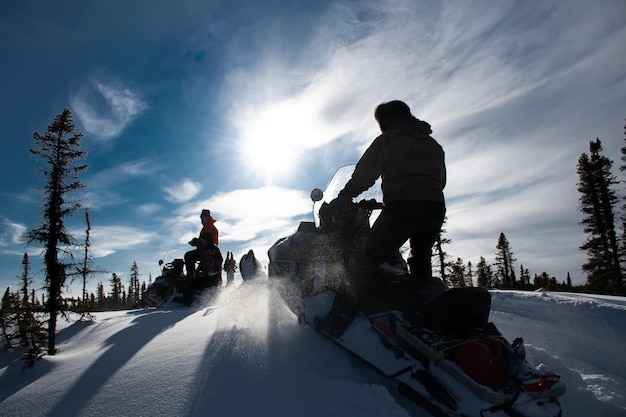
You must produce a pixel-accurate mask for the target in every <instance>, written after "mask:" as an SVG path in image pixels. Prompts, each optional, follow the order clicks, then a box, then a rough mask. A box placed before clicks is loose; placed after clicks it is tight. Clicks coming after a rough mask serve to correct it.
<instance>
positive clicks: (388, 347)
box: [268, 165, 565, 417]
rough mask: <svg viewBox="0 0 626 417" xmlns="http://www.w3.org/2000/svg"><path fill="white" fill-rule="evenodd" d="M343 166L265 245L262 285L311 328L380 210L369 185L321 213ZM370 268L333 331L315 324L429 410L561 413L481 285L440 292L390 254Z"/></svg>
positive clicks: (344, 172)
mask: <svg viewBox="0 0 626 417" xmlns="http://www.w3.org/2000/svg"><path fill="white" fill-rule="evenodd" d="M353 170H354V165H350V166H346V167H342V168H340V169H339V170H338V171H337V172H336V173H335V176H334V177H333V179H332V180H331V182H330V183H329V185H328V187H327V189H326V191H325V192H322V191H321V190H319V189H314V190H313V191H312V192H311V199H312V200H313V201H314V206H313V212H314V220H315V221H314V222H301V223H300V226H299V227H298V230H297V232H296V233H294V234H293V235H291V236H289V237H285V238H281V239H279V240H278V241H277V242H276V243H275V244H274V245H273V246H272V247H271V248H270V249H269V251H268V255H269V259H270V263H269V271H268V273H269V279H270V282H271V283H272V285H273V286H274V287H275V288H276V289H277V291H278V293H279V294H280V295H281V297H282V298H283V300H284V301H285V303H286V304H287V306H288V307H289V308H290V309H291V311H293V312H294V313H295V314H296V315H297V317H298V321H299V322H300V323H301V324H305V325H307V324H308V325H314V322H315V318H316V317H324V316H325V315H326V314H327V313H328V312H329V310H330V308H331V305H332V303H333V300H334V297H335V294H336V292H337V290H338V289H339V288H340V283H341V282H342V280H343V279H346V277H348V278H349V273H350V271H347V270H346V267H345V265H346V264H347V260H348V259H349V258H350V257H352V256H354V255H355V251H358V250H359V249H358V248H359V247H360V246H361V245H360V243H361V242H362V241H363V239H364V238H365V236H366V235H367V233H368V231H369V228H370V220H371V218H370V217H371V216H372V214H373V213H375V212H376V210H378V209H380V208H382V203H379V202H378V201H377V200H380V198H379V194H380V192H379V191H378V190H379V189H380V187H379V184H375V185H374V186H373V187H372V188H371V189H370V190H369V191H367V192H366V193H364V194H363V196H364V197H365V198H366V199H364V200H362V201H360V202H358V203H353V204H352V207H350V209H349V210H346V211H345V212H341V213H330V212H329V210H328V202H330V201H331V200H332V199H333V198H334V197H336V196H337V193H338V192H339V191H340V190H341V189H342V188H343V186H344V185H345V183H346V182H347V181H348V179H349V178H350V176H351V174H352V172H353ZM368 198H369V199H368ZM376 214H377V212H376ZM376 273H377V275H378V276H379V278H380V279H379V280H377V284H375V286H374V287H373V288H372V289H371V290H370V291H369V293H368V294H367V295H366V296H365V297H364V300H361V303H360V305H361V311H360V313H359V314H357V317H356V318H355V319H354V321H353V322H352V323H351V324H350V326H349V327H348V329H347V330H346V331H345V332H344V333H343V334H342V335H341V336H340V337H333V336H332V335H330V334H329V333H327V332H325V331H324V330H323V328H320V329H317V330H318V331H320V332H321V333H323V334H324V335H325V336H327V337H329V338H330V339H332V340H333V341H334V342H336V343H337V344H339V345H340V346H342V347H343V348H344V349H346V350H347V351H348V352H350V353H351V354H353V355H355V356H356V357H358V358H360V359H362V360H364V361H365V362H366V363H368V364H369V365H370V366H371V367H373V368H375V369H376V370H378V371H379V372H380V373H382V374H384V375H386V376H387V377H389V384H390V385H391V386H393V387H394V388H396V389H397V390H398V391H399V392H400V393H401V394H403V395H405V396H406V397H408V398H409V399H411V400H412V401H414V402H415V403H416V404H417V405H419V406H420V407H423V408H424V409H425V410H426V411H428V412H429V413H430V414H432V415H434V416H457V417H461V416H468V417H469V416H476V417H478V416H480V417H484V416H516V417H558V416H560V415H561V406H560V403H559V401H558V397H559V396H561V395H563V394H564V393H565V384H564V383H563V382H562V381H560V378H559V375H556V374H555V373H553V372H551V371H549V370H548V369H545V367H544V366H540V367H535V366H533V365H531V364H530V363H529V362H528V361H527V360H526V359H525V351H524V343H523V340H522V339H521V338H518V339H515V340H514V341H513V343H510V342H509V341H507V340H506V339H505V338H504V337H503V336H502V334H500V332H499V331H498V329H497V328H496V326H495V325H494V324H493V323H490V322H489V321H488V318H489V312H490V308H491V295H490V294H489V292H488V291H487V290H486V289H485V288H481V287H468V288H448V287H447V286H446V285H445V284H443V282H441V280H439V279H438V278H432V279H431V280H430V281H429V280H425V281H422V280H419V282H418V280H415V279H411V276H410V275H409V274H408V268H407V266H406V262H405V261H404V260H403V258H402V257H401V256H400V254H399V253H398V254H397V256H395V257H394V258H393V259H389V260H388V261H387V262H386V263H384V264H383V265H382V266H380V267H379V268H378V270H377V271H376Z"/></svg>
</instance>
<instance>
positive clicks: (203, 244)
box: [185, 209, 221, 278]
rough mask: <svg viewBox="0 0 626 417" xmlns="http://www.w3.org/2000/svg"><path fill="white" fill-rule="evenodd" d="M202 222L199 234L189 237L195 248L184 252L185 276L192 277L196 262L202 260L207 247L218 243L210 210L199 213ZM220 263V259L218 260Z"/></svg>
mask: <svg viewBox="0 0 626 417" xmlns="http://www.w3.org/2000/svg"><path fill="white" fill-rule="evenodd" d="M200 221H201V222H202V230H201V231H200V235H199V236H198V237H197V238H196V237H194V238H193V239H191V241H190V242H189V244H190V245H191V246H195V247H196V248H195V249H193V250H190V251H189V252H187V253H185V268H186V269H187V277H188V278H193V275H194V273H195V272H196V262H198V261H203V260H204V258H205V255H206V251H207V249H209V248H210V247H211V246H212V245H215V246H217V245H218V231H217V228H216V227H215V222H216V220H215V219H214V218H213V217H212V216H211V211H210V210H207V209H204V210H202V213H201V214H200ZM220 263H221V261H220Z"/></svg>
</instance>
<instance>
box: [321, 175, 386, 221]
mask: <svg viewBox="0 0 626 417" xmlns="http://www.w3.org/2000/svg"><path fill="white" fill-rule="evenodd" d="M355 167H356V165H355V164H352V165H345V166H342V167H341V168H339V169H338V170H337V171H335V175H333V177H332V178H331V180H330V182H329V183H328V185H327V186H326V189H325V190H324V198H322V199H321V200H320V201H317V202H315V203H314V204H313V217H314V218H315V225H316V226H318V227H319V224H320V219H319V210H320V207H322V204H323V203H330V202H331V201H332V200H333V199H335V198H337V195H338V194H339V191H341V190H342V189H343V187H345V185H346V183H347V182H348V181H349V180H350V177H352V173H353V172H354V168H355ZM380 181H381V180H380V178H379V179H378V180H376V182H375V183H374V185H372V186H371V187H370V188H369V189H368V190H366V191H364V192H362V193H361V194H359V195H358V196H357V197H356V198H355V199H354V201H361V200H370V199H375V200H376V201H383V193H382V191H381V188H380ZM376 217H378V213H377V212H376V213H373V214H372V217H371V218H370V222H373V221H374V220H375V219H376Z"/></svg>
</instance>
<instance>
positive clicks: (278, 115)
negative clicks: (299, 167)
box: [241, 106, 302, 183]
mask: <svg viewBox="0 0 626 417" xmlns="http://www.w3.org/2000/svg"><path fill="white" fill-rule="evenodd" d="M300 125H301V123H299V120H298V117H297V115H296V113H295V112H294V111H290V110H289V109H288V108H285V107H283V106H281V107H280V108H278V107H274V108H269V109H266V110H264V111H263V112H261V113H260V114H257V115H254V116H253V117H251V118H249V120H248V123H247V125H246V127H245V132H244V134H243V135H242V144H241V149H242V156H243V161H242V162H243V163H244V164H245V165H246V166H247V167H248V168H250V169H252V170H254V172H255V173H256V174H257V175H261V176H262V177H263V178H264V180H265V181H266V182H269V183H271V182H273V181H274V180H277V179H280V177H283V176H285V175H287V174H289V172H290V171H291V170H292V169H293V167H294V166H295V164H296V163H297V160H298V158H299V154H300V152H301V149H299V148H298V145H299V144H298V132H299V131H300V130H301V129H302V127H301V126H300Z"/></svg>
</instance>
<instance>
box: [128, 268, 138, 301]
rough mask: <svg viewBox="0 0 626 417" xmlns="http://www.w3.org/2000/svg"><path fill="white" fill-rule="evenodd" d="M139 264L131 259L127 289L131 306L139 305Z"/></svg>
mask: <svg viewBox="0 0 626 417" xmlns="http://www.w3.org/2000/svg"><path fill="white" fill-rule="evenodd" d="M139 275H140V274H139V265H137V261H133V266H131V267H130V287H129V291H128V303H129V304H130V306H131V307H135V306H137V305H139Z"/></svg>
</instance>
